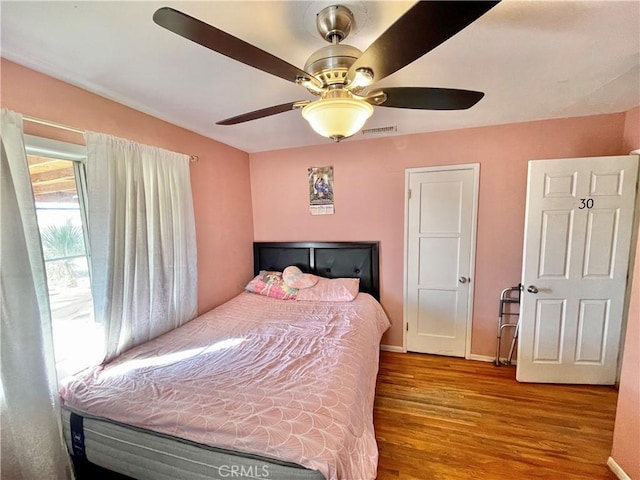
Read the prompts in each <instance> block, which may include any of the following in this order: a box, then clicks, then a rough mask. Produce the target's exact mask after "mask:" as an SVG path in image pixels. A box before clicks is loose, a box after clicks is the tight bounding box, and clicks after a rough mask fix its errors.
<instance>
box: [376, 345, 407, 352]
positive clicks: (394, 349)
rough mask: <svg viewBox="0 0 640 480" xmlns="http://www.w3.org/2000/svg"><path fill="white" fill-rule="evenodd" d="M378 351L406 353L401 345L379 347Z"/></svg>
mask: <svg viewBox="0 0 640 480" xmlns="http://www.w3.org/2000/svg"><path fill="white" fill-rule="evenodd" d="M380 350H383V351H385V352H397V353H407V351H406V350H405V349H404V347H403V346H401V345H380Z"/></svg>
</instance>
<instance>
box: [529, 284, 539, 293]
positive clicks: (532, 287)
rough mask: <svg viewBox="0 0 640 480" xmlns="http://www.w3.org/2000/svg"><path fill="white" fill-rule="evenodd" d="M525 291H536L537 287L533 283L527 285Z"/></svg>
mask: <svg viewBox="0 0 640 480" xmlns="http://www.w3.org/2000/svg"><path fill="white" fill-rule="evenodd" d="M527 292H529V293H538V288H537V287H536V286H535V285H529V286H528V287H527Z"/></svg>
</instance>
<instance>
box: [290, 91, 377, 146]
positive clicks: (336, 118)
mask: <svg viewBox="0 0 640 480" xmlns="http://www.w3.org/2000/svg"><path fill="white" fill-rule="evenodd" d="M372 114H373V107H372V106H371V105H370V104H369V103H367V102H365V101H364V100H357V99H354V98H322V99H320V100H316V101H315V102H311V103H309V104H308V105H306V106H305V107H304V108H303V109H302V116H303V117H304V119H305V120H306V121H308V122H309V124H310V125H311V128H313V130H315V132H316V133H317V134H319V135H322V136H323V137H327V138H331V139H332V140H335V141H336V142H339V141H340V140H342V139H343V138H347V137H350V136H351V135H353V134H355V133H357V132H359V131H360V130H361V129H362V127H363V126H364V124H365V123H366V121H367V120H368V119H369V117H370V116H371V115H372Z"/></svg>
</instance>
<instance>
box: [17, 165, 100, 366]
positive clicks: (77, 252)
mask: <svg viewBox="0 0 640 480" xmlns="http://www.w3.org/2000/svg"><path fill="white" fill-rule="evenodd" d="M27 159H28V162H29V172H30V175H31V183H32V185H33V193H34V197H35V204H36V213H37V217H38V228H39V229H40V237H41V240H42V250H43V253H44V259H45V267H46V271H47V284H48V288H49V300H50V305H51V316H52V323H53V336H54V347H55V355H56V366H57V369H58V375H59V377H61V378H62V377H65V376H67V375H69V374H72V373H75V372H77V371H79V370H81V369H82V368H85V367H86V366H88V365H90V364H92V363H94V362H96V361H99V360H100V355H101V351H100V348H96V346H99V345H101V344H102V340H101V338H102V333H101V330H100V327H99V325H98V324H96V322H95V321H94V318H93V303H92V300H91V279H90V273H89V264H88V259H87V249H86V247H85V230H84V228H85V227H84V225H83V211H82V209H81V203H80V202H81V199H80V197H79V195H78V188H77V182H78V178H79V176H78V175H77V170H78V169H79V168H82V165H81V164H79V163H78V164H77V165H76V162H74V161H72V160H64V159H59V158H52V157H49V156H38V155H27Z"/></svg>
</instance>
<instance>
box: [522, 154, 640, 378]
mask: <svg viewBox="0 0 640 480" xmlns="http://www.w3.org/2000/svg"><path fill="white" fill-rule="evenodd" d="M637 176H638V156H636V155H633V156H626V157H594V158H576V159H563V160H536V161H531V162H529V177H528V185H527V208H526V219H525V239H524V252H523V272H522V274H523V276H522V284H523V285H524V290H525V291H524V292H523V294H522V303H521V317H520V321H521V325H520V335H519V343H518V367H517V378H518V380H520V381H525V382H553V383H587V384H613V383H615V381H616V375H617V362H618V349H619V346H620V335H621V329H622V325H623V315H624V309H625V294H626V288H627V271H628V268H629V252H630V247H631V238H632V231H633V217H634V206H635V197H636V188H637V183H636V182H637Z"/></svg>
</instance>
